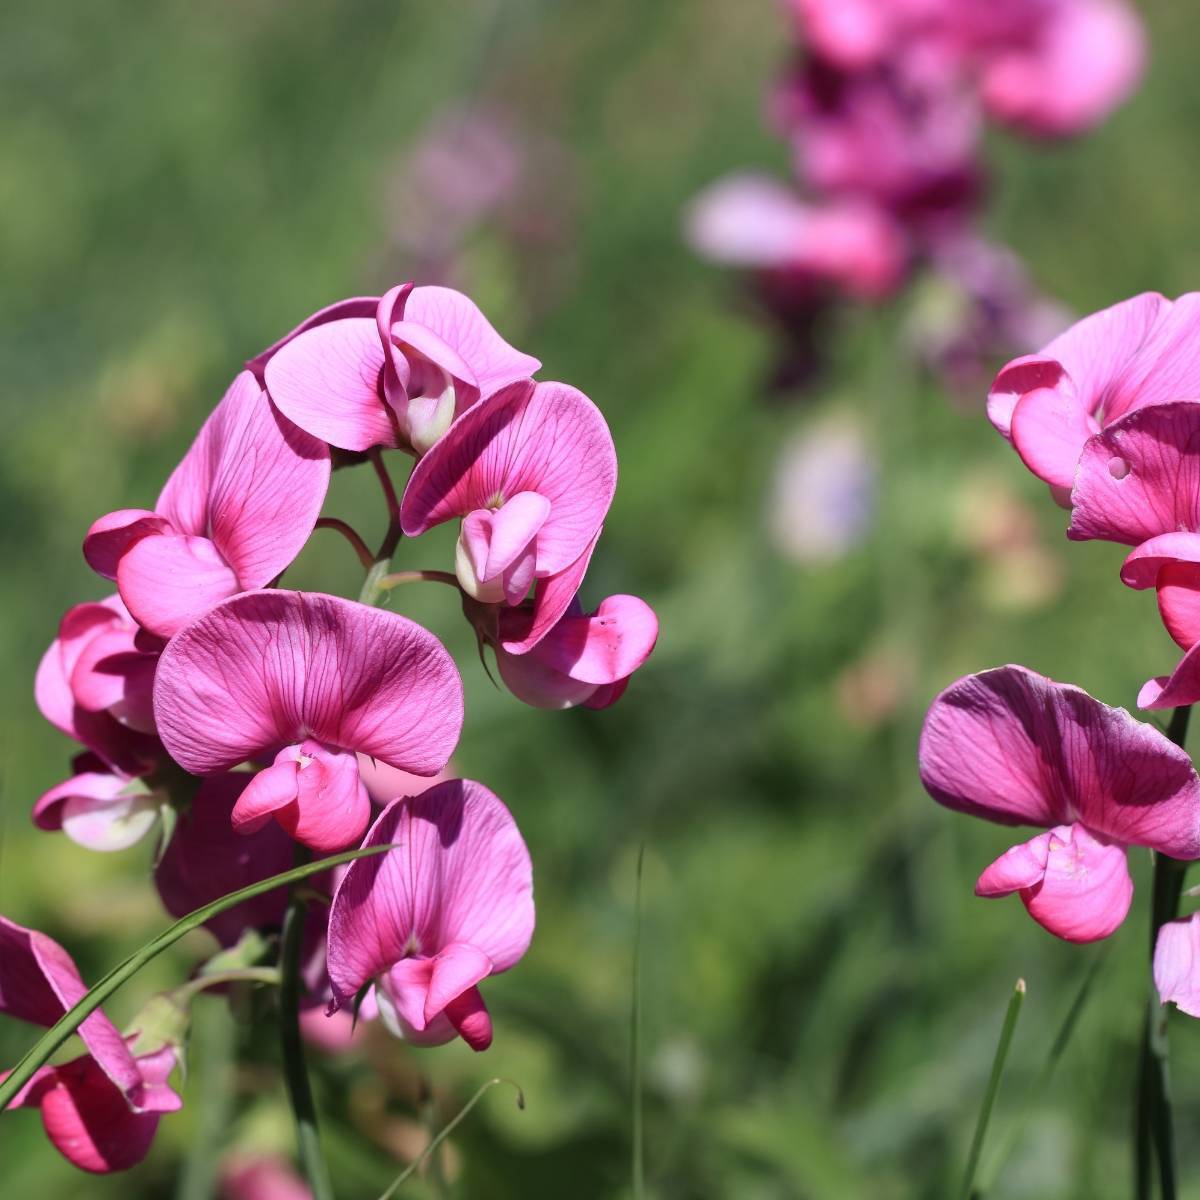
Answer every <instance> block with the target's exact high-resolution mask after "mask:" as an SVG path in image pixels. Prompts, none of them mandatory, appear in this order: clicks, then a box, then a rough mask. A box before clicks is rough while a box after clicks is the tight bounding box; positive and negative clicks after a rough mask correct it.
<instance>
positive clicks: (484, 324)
mask: <svg viewBox="0 0 1200 1200" xmlns="http://www.w3.org/2000/svg"><path fill="white" fill-rule="evenodd" d="M404 319H405V321H408V322H412V323H413V324H417V325H423V326H425V328H426V329H429V330H431V331H432V332H433V333H435V334H437V336H438V337H439V338H440V339H441V340H442V341H443V342H444V343H445V344H446V345H447V346H449V347H451V348H452V349H453V350H454V351H456V352H457V354H458V356H459V358H460V359H461V360H462V361H463V362H464V363H466V364H467V366H468V367H470V369H471V373H472V375H473V376H474V379H473V380H472V381H469V382H474V383H475V384H476V385H477V386H478V388H479V391H480V393H481V394H482V395H483V396H484V397H485V398H486V397H487V396H490V395H493V394H494V393H495V392H498V391H500V389H501V388H504V387H507V386H508V385H509V384H510V383H516V382H517V381H518V380H520V379H528V378H529V377H530V376H531V375H533V374H534V373H535V372H536V371H537V370H539V369H540V368H541V365H542V364H541V363H540V362H539V361H538V360H537V359H536V358H532V357H530V356H529V355H528V354H522V353H521V352H520V351H519V350H516V349H514V347H512V346H510V345H509V344H508V343H507V342H506V341H505V340H504V339H503V338H502V337H501V336H500V335H499V334H498V333H497V332H496V330H495V329H494V328H493V327H492V326H491V324H490V323H489V322H488V319H487V318H486V317H485V316H484V315H483V313H481V312H480V311H479V309H478V307H477V306H476V305H475V304H474V302H472V301H471V300H469V299H467V297H466V296H464V295H463V294H462V293H461V292H456V291H454V289H453V288H446V287H417V288H413V290H412V292H411V293H410V294H409V297H408V302H407V303H406V304H405V306H404ZM418 349H420V347H418Z"/></svg>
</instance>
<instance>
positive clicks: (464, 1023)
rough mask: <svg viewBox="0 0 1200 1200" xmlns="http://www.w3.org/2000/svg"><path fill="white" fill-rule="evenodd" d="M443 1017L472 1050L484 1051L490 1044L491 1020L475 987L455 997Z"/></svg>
mask: <svg viewBox="0 0 1200 1200" xmlns="http://www.w3.org/2000/svg"><path fill="white" fill-rule="evenodd" d="M443 1015H444V1016H445V1018H446V1019H447V1020H448V1021H449V1022H450V1024H451V1025H453V1026H454V1029H455V1032H456V1033H457V1034H458V1036H459V1037H460V1038H462V1040H463V1041H464V1042H466V1043H467V1045H468V1046H470V1047H471V1049H472V1050H486V1049H487V1048H488V1047H489V1046H490V1045H491V1044H492V1018H491V1016H490V1015H489V1014H488V1010H487V1005H486V1004H485V1003H484V1002H483V995H482V993H481V992H480V990H479V989H478V988H477V987H472V988H467V990H466V991H465V992H463V993H462V994H461V995H459V996H455V997H454V999H453V1000H451V1001H450V1003H449V1004H447V1005H446V1007H445V1009H444V1010H443Z"/></svg>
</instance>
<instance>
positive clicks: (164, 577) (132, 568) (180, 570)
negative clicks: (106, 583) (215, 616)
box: [117, 534, 240, 638]
mask: <svg viewBox="0 0 1200 1200" xmlns="http://www.w3.org/2000/svg"><path fill="white" fill-rule="evenodd" d="M117 586H118V587H119V588H120V589H121V599H122V600H124V601H125V603H126V605H127V606H128V608H129V611H130V612H131V613H132V614H133V616H134V618H135V619H136V620H137V621H138V622H140V623H141V624H142V625H144V626H145V627H146V628H147V629H149V630H150V632H151V633H156V634H158V636H159V637H164V638H169V637H173V636H174V635H175V634H176V633H178V632H179V630H181V629H182V628H183V627H184V626H185V625H186V624H187V623H188V622H189V621H191V620H193V619H195V618H196V617H199V616H202V615H203V614H204V613H206V612H207V611H208V610H209V609H211V608H212V607H213V606H214V605H216V604H218V603H220V601H222V600H224V599H225V598H226V597H228V596H232V595H234V594H235V593H236V592H238V591H239V590H240V589H239V585H238V578H237V575H236V574H235V573H234V571H233V570H232V568H231V567H230V566H229V564H228V563H227V562H225V560H224V559H223V558H222V557H221V554H220V551H218V549H217V548H216V546H214V545H213V543H212V542H210V541H209V540H208V538H204V537H184V536H179V535H173V534H157V535H155V536H153V537H147V538H142V540H141V541H140V542H138V543H137V544H136V545H135V546H133V547H132V548H131V549H129V550H128V551H127V552H126V553H125V555H124V556H123V557H122V559H121V563H120V566H119V567H118V568H117Z"/></svg>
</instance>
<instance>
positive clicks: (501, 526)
mask: <svg viewBox="0 0 1200 1200" xmlns="http://www.w3.org/2000/svg"><path fill="white" fill-rule="evenodd" d="M549 516H550V501H549V500H547V499H546V497H545V496H540V495H538V493H537V492H518V493H517V494H516V495H515V496H513V497H511V498H510V499H509V500H506V501H505V502H504V504H503V505H502V506H501V507H500V509H499V510H498V511H496V512H495V513H494V514H492V517H491V528H490V531H489V538H488V553H487V561H486V563H485V565H484V569H483V577H484V578H485V579H494V578H495V577H497V576H498V575H502V574H504V572H505V571H507V570H508V569H509V568H510V567H511V566H512V565H513V564H514V563H515V562H516V561H517V559H518V558H520V557H521V555H522V554H523V553H524V552H525V549H526V547H528V545H529V543H530V542H532V541H533V539H534V538H535V537H537V535H538V531H539V530H540V529H541V528H542V526H543V525H545V523H546V521H547V519H548V518H549Z"/></svg>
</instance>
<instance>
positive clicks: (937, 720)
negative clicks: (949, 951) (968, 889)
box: [918, 666, 1200, 942]
mask: <svg viewBox="0 0 1200 1200" xmlns="http://www.w3.org/2000/svg"><path fill="white" fill-rule="evenodd" d="M918 760H919V764H920V771H921V781H922V783H923V784H924V785H925V788H926V790H927V791H928V792H929V794H930V795H931V796H932V797H933V798H934V799H935V800H937V801H938V802H939V803H940V804H944V805H946V807H948V808H953V809H956V810H958V811H960V812H966V813H970V814H972V815H973V816H978V817H983V818H985V819H986V820H989V821H996V822H998V823H999V824H1002V825H1038V826H1043V827H1047V831H1046V832H1045V833H1042V834H1039V835H1038V836H1036V837H1034V838H1032V839H1031V840H1030V841H1028V842H1025V843H1022V844H1021V845H1018V846H1014V847H1013V848H1012V849H1010V850H1008V851H1006V852H1005V853H1004V854H1002V855H1001V856H1000V858H998V859H997V860H996V861H995V862H994V863H993V864H992V865H991V866H990V867H988V868H987V870H986V871H984V872H983V874H982V875H981V876H980V877H979V882H978V883H977V884H976V887H975V891H976V894H977V895H980V896H1006V895H1009V894H1011V893H1012V892H1017V893H1018V894H1019V895H1020V897H1021V900H1022V901H1023V903H1024V904H1025V907H1026V908H1027V909H1028V910H1029V914H1030V916H1032V917H1033V918H1034V920H1035V921H1037V922H1038V923H1039V924H1040V925H1042V926H1043V927H1044V928H1046V929H1047V930H1049V931H1050V932H1051V933H1053V934H1056V935H1057V936H1058V937H1061V938H1065V939H1066V940H1068V941H1073V942H1089V941H1094V940H1096V939H1098V938H1103V937H1107V936H1108V935H1109V934H1111V933H1112V932H1113V931H1114V930H1115V929H1116V928H1117V927H1118V926H1119V925H1120V924H1121V922H1122V921H1123V920H1124V919H1125V915H1126V913H1127V912H1128V911H1129V904H1130V900H1131V898H1132V895H1133V881H1132V880H1131V878H1130V876H1129V868H1128V864H1127V862H1126V854H1125V848H1126V847H1127V846H1130V845H1134V846H1149V847H1150V848H1151V849H1154V850H1159V851H1161V852H1162V853H1164V854H1169V855H1171V856H1172V857H1175V858H1184V859H1192V858H1197V857H1200V779H1198V778H1197V776H1196V772H1195V771H1194V770H1193V769H1192V764H1191V760H1190V758H1189V757H1188V755H1187V754H1186V753H1185V752H1184V751H1183V750H1182V749H1180V748H1179V747H1178V746H1176V745H1175V744H1174V743H1172V742H1170V741H1168V739H1167V738H1166V737H1164V736H1163V735H1162V734H1161V733H1159V732H1158V730H1157V729H1154V728H1152V727H1151V726H1149V725H1145V724H1142V723H1141V722H1139V721H1135V720H1134V719H1133V718H1132V717H1131V716H1130V715H1129V714H1128V713H1127V712H1125V711H1124V709H1115V708H1109V707H1108V706H1107V705H1104V704H1101V703H1099V701H1096V700H1093V699H1092V697H1091V696H1089V695H1088V694H1087V693H1086V692H1084V691H1082V690H1081V689H1080V688H1076V687H1070V686H1068V685H1066V684H1060V683H1053V682H1051V681H1050V680H1049V679H1046V678H1044V677H1043V676H1041V675H1035V674H1034V673H1033V672H1032V671H1028V670H1026V669H1025V668H1024V667H1014V666H1009V667H1000V668H997V669H995V670H991V671H984V672H982V673H981V674H978V675H968V676H966V677H965V678H963V679H960V680H958V682H956V683H954V684H952V685H951V686H950V687H948V688H947V689H946V690H945V691H944V692H942V693H941V695H939V696H938V697H937V698H936V699H935V700H934V702H933V704H932V705H931V706H930V709H929V712H928V714H927V715H926V718H925V725H924V728H923V729H922V732H921V741H920V749H919V753H918Z"/></svg>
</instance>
